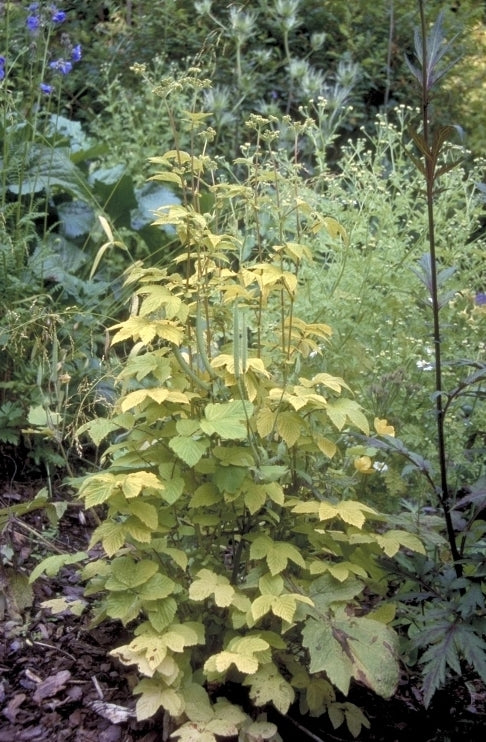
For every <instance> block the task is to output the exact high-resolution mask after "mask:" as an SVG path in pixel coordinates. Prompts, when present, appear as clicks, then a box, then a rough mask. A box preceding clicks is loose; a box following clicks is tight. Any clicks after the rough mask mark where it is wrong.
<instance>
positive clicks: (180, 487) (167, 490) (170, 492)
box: [162, 477, 184, 505]
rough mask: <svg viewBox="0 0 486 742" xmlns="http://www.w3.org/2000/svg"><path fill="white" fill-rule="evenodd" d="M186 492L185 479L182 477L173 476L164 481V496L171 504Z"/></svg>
mask: <svg viewBox="0 0 486 742" xmlns="http://www.w3.org/2000/svg"><path fill="white" fill-rule="evenodd" d="M183 493H184V480H183V478H182V477H172V478H171V479H169V480H166V481H165V482H164V489H163V491H162V497H163V499H164V500H165V502H167V503H168V504H169V505H173V504H174V503H175V502H177V500H178V499H179V498H180V497H181V495H182V494H183Z"/></svg>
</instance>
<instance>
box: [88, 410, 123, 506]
mask: <svg viewBox="0 0 486 742" xmlns="http://www.w3.org/2000/svg"><path fill="white" fill-rule="evenodd" d="M119 428H120V426H119V425H118V423H116V422H115V421H114V420H108V419H107V418H105V417H96V418H95V419H94V420H90V421H89V422H87V423H85V424H84V425H81V427H80V428H79V430H78V435H81V434H83V433H88V435H89V437H90V438H91V440H92V441H93V443H94V444H95V446H99V445H100V443H101V441H102V440H104V439H105V438H106V437H107V436H108V435H110V433H114V432H115V430H119ZM87 507H88V506H87Z"/></svg>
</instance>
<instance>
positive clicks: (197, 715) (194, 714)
mask: <svg viewBox="0 0 486 742" xmlns="http://www.w3.org/2000/svg"><path fill="white" fill-rule="evenodd" d="M181 692H182V695H183V697H184V713H185V714H186V716H187V718H188V719H189V720H190V721H196V722H201V721H202V722H207V721H210V720H211V719H212V718H213V717H214V711H213V709H212V706H211V701H210V700H209V696H208V694H207V692H206V690H205V689H204V688H203V687H202V686H201V685H198V684H196V683H189V684H188V685H184V686H183V688H182V689H181Z"/></svg>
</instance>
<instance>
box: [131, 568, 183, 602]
mask: <svg viewBox="0 0 486 742" xmlns="http://www.w3.org/2000/svg"><path fill="white" fill-rule="evenodd" d="M175 587H176V585H175V582H173V581H172V580H171V579H170V577H167V576H166V575H161V574H160V573H157V574H155V575H154V576H153V577H151V578H150V579H149V580H147V582H146V583H144V585H143V586H142V589H141V590H140V591H139V596H140V598H141V600H162V599H163V598H167V597H168V596H169V595H171V594H172V593H173V592H174V590H175Z"/></svg>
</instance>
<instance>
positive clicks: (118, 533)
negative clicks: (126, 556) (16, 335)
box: [90, 521, 126, 557]
mask: <svg viewBox="0 0 486 742" xmlns="http://www.w3.org/2000/svg"><path fill="white" fill-rule="evenodd" d="M125 538H126V529H125V526H124V524H123V523H117V522H114V521H106V522H105V523H102V524H101V525H100V526H98V527H97V528H96V529H95V530H94V532H93V535H92V537H91V541H90V548H91V547H92V545H93V544H96V543H98V541H101V544H102V546H103V549H104V550H105V552H106V554H107V555H108V556H109V557H112V556H113V555H114V554H116V552H117V551H118V550H119V549H121V547H122V546H123V544H124V543H125Z"/></svg>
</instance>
